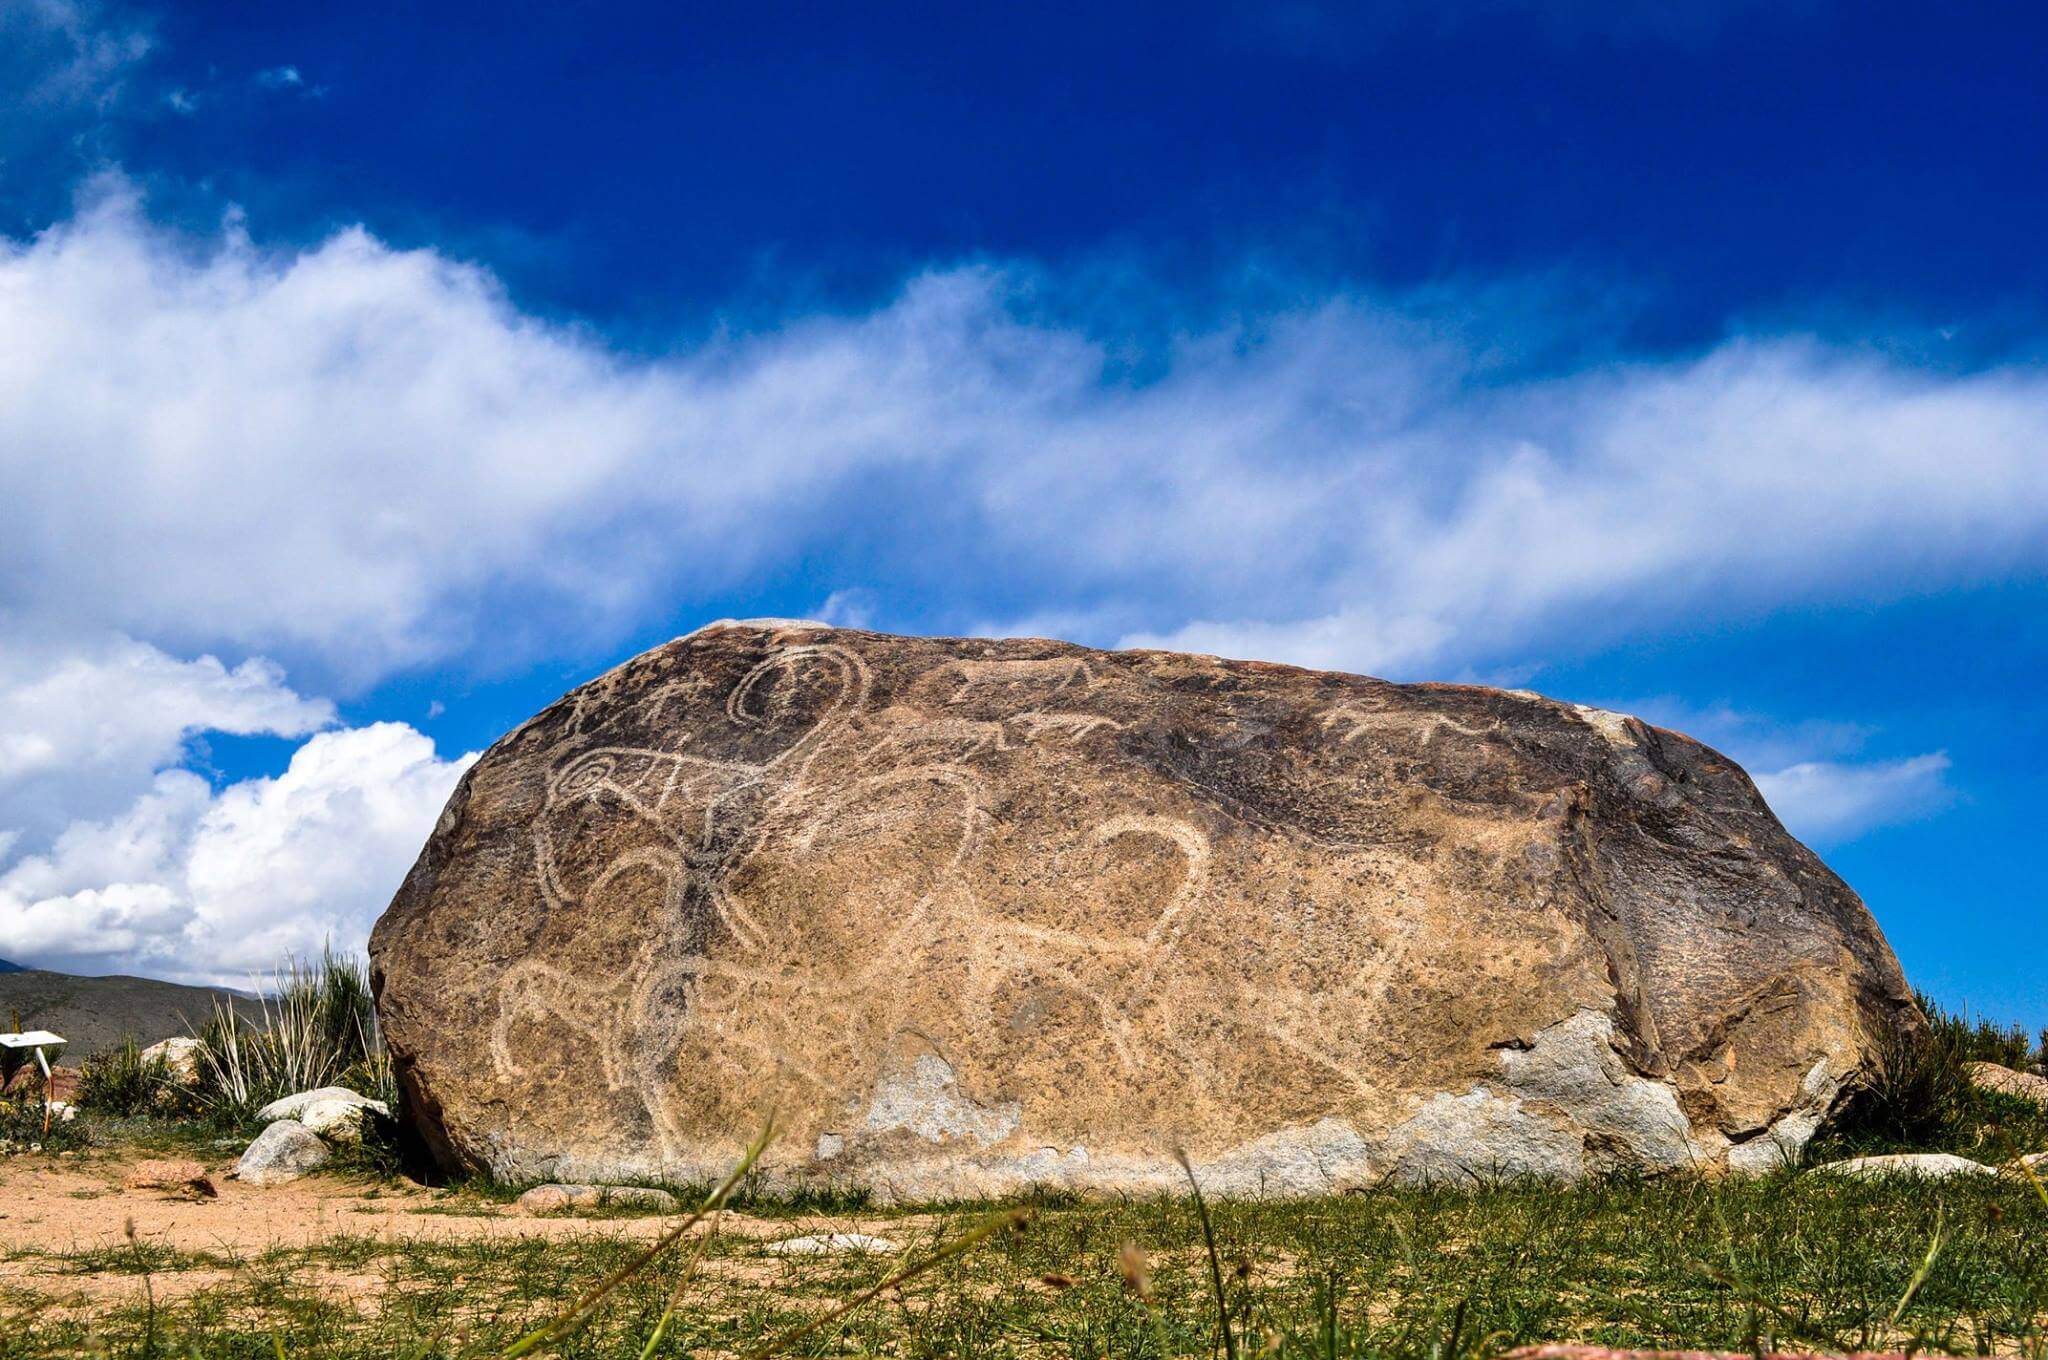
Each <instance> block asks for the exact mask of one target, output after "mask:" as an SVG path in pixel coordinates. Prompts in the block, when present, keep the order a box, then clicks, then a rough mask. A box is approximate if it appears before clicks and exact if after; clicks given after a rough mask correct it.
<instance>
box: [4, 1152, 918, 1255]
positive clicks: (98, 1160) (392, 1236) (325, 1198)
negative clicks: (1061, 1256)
mask: <svg viewBox="0 0 2048 1360" xmlns="http://www.w3.org/2000/svg"><path fill="white" fill-rule="evenodd" d="M135 1165H136V1162H135V1161H134V1160H132V1159H129V1158H124V1157H120V1156H99V1157H92V1158H89V1159H82V1160H58V1159H54V1158H47V1157H11V1158H6V1159H0V1262H4V1261H7V1260H10V1259H12V1258H13V1257H15V1256H17V1255H23V1254H49V1255H76V1254H78V1253H81V1252H87V1251H95V1250H105V1249H109V1248H118V1247H124V1246H126V1245H127V1242H128V1233H129V1227H130V1225H131V1224H132V1225H133V1228H134V1233H135V1236H136V1239H137V1240H138V1241H140V1242H142V1243H144V1244H145V1245H146V1246H148V1247H151V1248H163V1249H168V1250H171V1251H177V1252H194V1253H204V1254H207V1255H211V1256H221V1257H229V1258H248V1257H253V1256H258V1255H261V1254H262V1253H264V1252H266V1251H270V1250H273V1249H275V1248H279V1247H286V1248H299V1247H307V1246H313V1245H317V1244H319V1243H322V1242H326V1241H329V1240H331V1239H335V1238H369V1239H371V1240H374V1241H380V1242H391V1241H403V1240H418V1241H449V1242H465V1241H487V1240H504V1239H514V1238H546V1239H549V1240H557V1239H561V1238H573V1237H591V1236H603V1237H613V1238H621V1239H629V1240H644V1239H648V1238H653V1237H658V1236H659V1235H661V1233H663V1232H665V1231H666V1230H667V1229H668V1228H670V1227H672V1226H673V1225H674V1223H675V1222H676V1219H675V1218H674V1217H673V1216H667V1217H664V1216H659V1215H650V1216H647V1217H642V1218H618V1217H610V1218H599V1219H584V1218H576V1217H563V1216H559V1215H554V1216H540V1215H535V1214H527V1213H522V1212H520V1211H519V1210H518V1209H517V1208H516V1207H515V1206H511V1205H498V1204H495V1203H493V1202H491V1201H488V1200H484V1199H482V1198H479V1197H472V1196H467V1195H462V1194H459V1193H451V1192H448V1191H439V1190H431V1189H428V1188H426V1187H424V1186H411V1185H407V1184H398V1185H393V1184H390V1183H373V1182H370V1181H352V1180H346V1179H342V1178H338V1177H328V1176H313V1177H308V1178H307V1179H305V1180H302V1181H294V1182H292V1183H290V1184H288V1185H273V1186H253V1185H244V1184H242V1183H241V1182H239V1181H235V1180H231V1179H229V1176H228V1173H229V1171H231V1170H232V1169H233V1165H234V1163H233V1162H232V1161H231V1160H223V1161H220V1162H217V1163H216V1162H207V1163H203V1164H202V1165H203V1169H204V1171H205V1173H206V1174H207V1176H208V1177H209V1179H210V1180H211V1181H212V1183H213V1185H214V1186H215V1187H216V1188H217V1189H218V1191H219V1194H218V1197H217V1198H212V1199H194V1198H192V1197H191V1196H189V1195H186V1194H182V1193H179V1192H177V1191H166V1190H156V1189H146V1188H137V1187H131V1186H128V1185H126V1184H125V1183H124V1182H125V1181H126V1180H127V1179H128V1178H129V1176H130V1175H131V1174H132V1173H133V1171H134V1167H135ZM923 1223H924V1220H922V1219H919V1218H903V1217H896V1218H887V1219H885V1218H872V1219H870V1218H860V1217H841V1216H836V1215H835V1216H813V1217H801V1218H786V1219H785V1218H775V1219H762V1218H754V1217H752V1216H750V1215H747V1214H741V1213H734V1212H728V1213H726V1214H725V1215H724V1216H723V1222H722V1223H721V1225H720V1231H721V1232H723V1233H725V1234H727V1235H730V1236H737V1237H750V1238H779V1237H786V1236H787V1237H793V1236H798V1235H801V1234H806V1233H824V1232H867V1233H874V1234H877V1235H884V1236H893V1237H894V1238H896V1240H898V1241H910V1240H912V1239H913V1238H914V1237H915V1236H916V1235H917V1234H918V1233H919V1230H920V1228H921V1227H922V1226H923Z"/></svg>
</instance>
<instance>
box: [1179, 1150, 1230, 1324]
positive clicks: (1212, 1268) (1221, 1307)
mask: <svg viewBox="0 0 2048 1360" xmlns="http://www.w3.org/2000/svg"><path fill="white" fill-rule="evenodd" d="M1173 1156H1174V1160H1175V1161H1178V1162H1179V1163H1180V1169H1181V1170H1182V1171H1185V1172H1187V1175H1188V1189H1190V1190H1192V1191H1193V1192H1194V1196H1195V1214H1196V1216H1197V1217H1198V1218H1200V1219H1201V1220H1202V1241H1203V1242H1204V1243H1206V1244H1207V1245H1208V1248H1209V1282H1210V1284H1211V1285H1213V1286H1214V1287H1215V1290H1216V1325H1217V1326H1218V1327H1219V1328H1221V1329H1222V1331H1223V1354H1224V1356H1225V1357H1226V1360H1237V1339H1236V1338H1235V1337H1233V1336H1232V1335H1231V1334H1230V1301H1229V1300H1228V1299H1227V1298H1226V1297H1225V1296H1224V1293H1223V1258H1222V1257H1220V1256H1218V1255H1217V1254H1216V1231H1215V1229H1214V1228H1212V1227H1211V1226H1210V1225H1209V1205H1208V1203H1207V1201H1205V1200H1204V1199H1203V1198H1202V1187H1201V1185H1200V1184H1198V1183H1197V1182H1196V1180H1195V1168H1194V1166H1193V1165H1192V1164H1190V1163H1189V1161H1188V1154H1187V1153H1186V1152H1184V1151H1182V1150H1181V1149H1179V1148H1175V1149H1174V1152H1173Z"/></svg>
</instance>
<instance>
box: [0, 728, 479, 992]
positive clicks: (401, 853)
mask: <svg viewBox="0 0 2048 1360" xmlns="http://www.w3.org/2000/svg"><path fill="white" fill-rule="evenodd" d="M474 759H475V756H474V755H468V756H463V757H460V758H458V759H454V760H443V759H441V758H439V757H438V756H437V755H436V754H435V752H434V747H433V743H432V742H431V741H430V740H428V739H427V738H426V737H424V736H422V735H421V734H419V733H418V732H415V731H413V730H412V729H411V728H409V727H407V726H405V725H404V724H401V723H378V724H374V725H372V726H369V727H361V728H351V729H345V730H341V731H334V732H323V733H320V734H319V735H317V736H315V737H313V738H312V739H311V740H309V741H307V742H306V743H305V744H304V745H303V746H301V747H300V748H299V749H298V751H297V752H296V753H295V754H294V755H293V757H292V760H291V764H290V766H289V767H288V768H287V769H286V770H285V771H284V773H282V774H280V775H279V776H277V777H276V778H274V779H250V780H244V781H242V782H240V783H237V784H232V785H230V786H228V787H227V788H225V789H223V790H221V791H220V792H219V793H215V792H214V791H213V790H212V788H211V787H210V786H209V785H208V784H207V783H206V781H205V780H204V779H201V778H200V777H199V776H197V775H194V774H191V773H189V772H186V771H182V770H171V771H166V772H164V773H162V774H160V775H158V776H157V778H156V780H155V782H154V784H153V785H152V786H151V788H150V789H149V791H148V792H146V793H144V794H143V795H142V796H141V797H140V798H138V799H136V801H135V802H134V804H133V805H132V806H130V807H129V808H127V809H126V810H125V811H124V812H122V813H121V814H119V815H118V816H116V817H112V818H109V819H107V820H105V821H101V822H80V823H77V824H75V825H73V826H71V827H70V828H68V829H67V830H65V831H64V832H63V834H62V835H60V836H59V837H58V838H57V839H56V841H55V843H54V844H53V845H52V846H51V848H50V850H49V851H48V852H47V853H45V854H40V855H32V856H28V857H25V858H23V859H22V860H20V861H19V862H17V863H16V864H15V865H14V866H13V867H12V868H10V869H8V870H6V871H5V872H4V873H0V956H5V957H8V958H13V959H16V960H33V961H34V962H36V963H38V964H41V965H43V966H48V967H56V968H62V969H68V970H72V971H80V972H105V971H132V972H142V973H147V974H150V975H153V976H162V977H174V978H184V979H191V980H213V981H226V982H234V983H243V982H246V981H247V980H248V978H249V977H250V976H251V974H253V973H255V972H259V971H267V970H268V969H270V968H271V967H273V966H275V965H276V964H277V963H278V962H279V961H280V960H281V959H282V958H283V957H284V956H285V955H286V954H288V953H296V954H298V955H300V956H305V955H307V954H310V953H312V952H315V951H317V950H318V949H320V948H321V947H322V945H323V944H325V943H327V942H329V941H331V942H332V943H333V944H334V946H335V947H336V948H338V949H348V950H360V949H361V948H362V947H363V944H364V942H365V940H366V939H367V936H368V933H369V928H370V925H371V923H372V922H373V921H374V920H375V919H376V916H377V913H378V912H380V911H381V910H382V909H383V907H384V905H385V903H386V902H387V901H389V900H390V897H391V894H392V893H393V892H394V891H396V889H397V887H398V884H399V882H400V881H401V880H402V879H403V878H404V875H405V872H406V870H407V869H408V868H409V867H411V864H412V861H413V859H414V858H415V856H417V855H418V853H419V848H420V845H421V843H422V841H423V840H424V839H425V836H426V832H427V829H428V828H430V827H431V826H432V825H433V821H434V818H435V817H436V815H438V813H439V812H440V809H441V807H442V805H443V804H444V803H445V802H446V801H447V799H448V795H449V794H450V793H451V792H452V791H453V789H454V786H455V781H456V780H457V779H458V778H459V777H460V775H461V773H462V771H463V770H465V769H467V768H468V766H469V765H470V763H471V762H472V761H474Z"/></svg>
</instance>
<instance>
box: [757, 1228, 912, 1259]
mask: <svg viewBox="0 0 2048 1360" xmlns="http://www.w3.org/2000/svg"><path fill="white" fill-rule="evenodd" d="M761 1250H762V1251H764V1252H766V1253H768V1255H770V1256H894V1255H896V1254H897V1253H898V1252H900V1251H902V1250H903V1248H902V1246H901V1245H900V1244H898V1243H896V1242H892V1241H890V1240H889V1239H888V1238H886V1237H875V1236H872V1235H870V1234H868V1233H857V1232H845V1233H841V1232H835V1233H822V1234H819V1235H816V1236H812V1237H785V1238H783V1239H782V1240H781V1241H780V1242H770V1243H769V1244H768V1245H767V1246H765V1247H763V1248H761Z"/></svg>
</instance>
